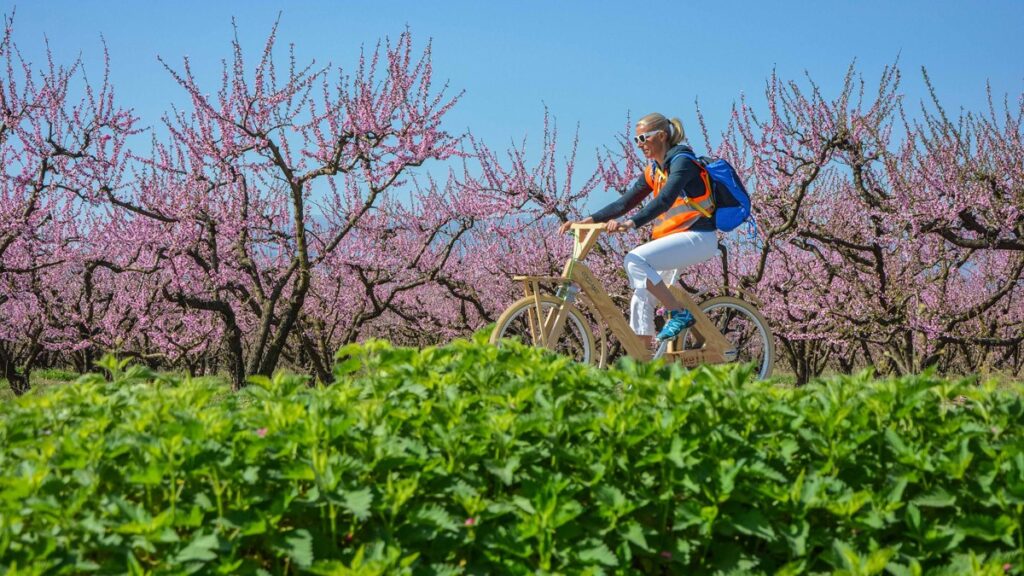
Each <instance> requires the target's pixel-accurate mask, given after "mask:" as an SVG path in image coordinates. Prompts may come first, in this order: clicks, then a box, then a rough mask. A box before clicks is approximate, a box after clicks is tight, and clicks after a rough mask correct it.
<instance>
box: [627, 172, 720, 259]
mask: <svg viewBox="0 0 1024 576" xmlns="http://www.w3.org/2000/svg"><path fill="white" fill-rule="evenodd" d="M695 164H697V166H699V167H700V179H701V180H703V181H704V194H703V195H701V196H699V197H697V198H690V197H689V196H687V195H686V192H685V191H684V192H682V193H681V194H680V195H679V198H677V199H676V201H675V202H673V203H672V207H671V208H669V209H668V210H667V211H665V213H664V214H662V215H660V216H658V217H657V218H655V219H654V233H653V237H654V239H655V240H657V239H658V238H661V237H662V236H668V235H669V234H675V233H676V232H685V231H686V230H688V229H689V228H690V226H693V223H694V222H696V221H697V218H698V217H700V216H704V217H706V218H710V217H711V213H712V212H714V211H715V202H714V200H713V199H712V197H711V178H710V176H708V171H707V170H705V169H704V167H703V166H701V165H700V163H695ZM644 179H645V180H647V185H648V186H650V187H651V190H654V197H655V198H657V197H658V192H661V187H662V186H664V185H665V181H666V180H668V173H667V172H664V171H662V170H661V168H655V164H654V163H653V162H651V163H650V164H648V165H647V167H646V168H644Z"/></svg>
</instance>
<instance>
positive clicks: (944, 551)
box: [0, 342, 1024, 575]
mask: <svg viewBox="0 0 1024 576" xmlns="http://www.w3.org/2000/svg"><path fill="white" fill-rule="evenodd" d="M107 368H108V369H109V370H110V371H112V372H113V374H114V381H113V382H107V381H105V379H104V378H103V377H101V376H97V375H89V376H84V377H82V378H80V379H79V380H78V381H77V382H76V383H74V384H71V385H66V386H58V387H54V388H52V389H50V390H48V391H46V392H45V393H32V394H29V395H27V396H25V397H23V398H20V399H18V400H16V401H12V402H8V403H5V404H4V405H3V406H0V491H2V496H0V573H3V572H6V573H8V574H72V573H75V574H78V573H86V572H93V571H95V572H98V573H126V572H127V573H131V574H144V573H154V574H186V573H203V574H214V573H232V574H235V573H237V574H263V573H272V574H283V573H289V574H296V573H314V574H381V573H388V574H399V573H411V574H459V573H467V574H534V573H545V572H551V573H556V572H557V573H573V574H601V573H604V574H619V573H644V574H658V573H665V574H702V573H723V574H724V573H743V574H751V573H753V574H759V573H764V574H799V573H816V572H827V573H833V572H834V573H840V572H842V573H847V574H877V573H881V572H883V571H886V572H888V573H891V574H895V575H901V574H918V573H922V572H924V573H932V572H933V573H950V574H969V573H990V574H1002V573H1004V571H1010V572H1018V571H1019V564H1020V562H1021V559H1022V547H1024V543H1022V537H1024V532H1022V529H1021V521H1022V504H1024V453H1022V434H1024V432H1022V428H1021V421H1022V415H1024V405H1022V401H1021V398H1020V395H1019V391H1018V390H1009V389H1005V388H1003V389H996V388H995V387H994V386H989V387H986V386H985V385H976V384H972V383H971V382H968V381H963V382H948V381H944V380H941V379H938V378H935V377H933V376H932V375H930V374H926V375H923V376H919V377H914V378H904V379H899V380H887V381H874V380H873V379H872V377H871V376H870V374H867V373H865V374H861V375H858V376H851V377H842V378H836V379H833V380H829V381H825V382H820V383H815V384H812V385H809V386H807V387H804V388H800V389H792V388H786V387H780V386H778V385H773V384H771V383H763V382H752V381H751V377H750V372H749V370H748V369H745V368H743V367H711V368H701V369H698V370H694V371H686V370H683V369H680V368H678V367H663V366H660V365H641V364H633V363H623V364H620V365H619V366H617V367H615V368H613V369H611V370H608V371H598V370H595V369H592V368H589V367H586V366H580V365H576V364H572V363H570V362H568V361H567V360H565V359H563V358H559V357H556V356H553V355H550V354H547V353H545V352H541V351H538V350H535V349H531V348H526V347H521V346H517V345H511V344H510V345H508V346H506V347H503V348H501V349H498V348H495V347H492V346H488V345H486V344H481V343H469V342H456V343H454V344H451V345H449V346H447V347H444V348H428V349H425V350H411V349H396V348H392V347H390V346H389V345H387V344H384V343H380V342H374V343H370V344H367V345H364V346H352V347H348V348H345V349H343V350H342V351H341V352H340V353H339V356H338V363H337V366H336V368H335V375H336V379H337V381H336V383H335V384H333V385H331V386H327V387H317V388H310V387H308V386H307V384H306V382H307V381H306V379H304V378H302V377H297V376H289V375H279V376H277V377H275V378H274V379H272V380H268V379H254V380H253V385H251V386H249V387H248V389H246V390H244V391H242V392H239V393H233V392H231V391H230V389H229V388H228V387H227V385H226V384H225V383H223V382H220V381H216V380H211V379H179V378H174V377H166V376H158V375H156V374H152V373H150V372H148V371H146V369H144V368H141V367H132V368H128V369H127V370H125V369H124V368H125V366H124V365H123V364H119V363H117V362H115V361H113V360H109V359H108V360H107Z"/></svg>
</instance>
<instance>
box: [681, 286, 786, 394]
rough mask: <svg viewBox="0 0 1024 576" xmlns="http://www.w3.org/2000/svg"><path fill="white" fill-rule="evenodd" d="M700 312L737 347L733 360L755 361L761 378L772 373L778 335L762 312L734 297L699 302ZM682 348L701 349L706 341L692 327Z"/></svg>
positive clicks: (684, 334)
mask: <svg viewBox="0 0 1024 576" xmlns="http://www.w3.org/2000/svg"><path fill="white" fill-rule="evenodd" d="M700 309H701V311H702V312H703V313H704V314H705V315H706V316H707V317H708V319H709V320H711V323H712V324H714V325H715V327H717V328H718V331H719V332H721V333H722V335H723V336H725V339H726V340H728V341H729V342H730V343H731V344H732V345H733V347H734V350H735V354H734V355H731V356H732V357H731V358H729V361H730V362H739V363H744V364H745V363H753V364H754V370H755V371H756V372H757V377H758V379H762V380H763V379H765V378H767V377H769V376H771V373H772V368H773V367H774V365H775V338H774V336H773V335H772V330H771V328H770V327H769V326H768V322H767V321H765V319H764V317H763V316H761V313H760V312H758V311H757V308H755V307H754V306H753V305H752V304H750V303H749V302H746V301H745V300H740V299H739V298H733V297H731V296H719V297H717V298H711V299H710V300H706V301H704V302H701V303H700ZM681 338H682V342H683V349H684V350H686V349H693V348H699V347H700V346H701V345H702V344H703V342H700V341H698V340H697V338H695V334H694V333H693V332H691V331H690V330H686V332H684V333H683V335H682V337H681Z"/></svg>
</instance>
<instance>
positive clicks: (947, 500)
mask: <svg viewBox="0 0 1024 576" xmlns="http://www.w3.org/2000/svg"><path fill="white" fill-rule="evenodd" d="M912 502H913V503H914V504H915V505H917V506H919V507H926V508H948V507H949V506H952V505H953V504H955V503H956V496H952V495H950V493H949V492H946V490H945V489H943V488H936V489H935V490H932V491H931V492H929V493H927V494H924V495H922V496H918V497H917V498H914V499H913V500H912Z"/></svg>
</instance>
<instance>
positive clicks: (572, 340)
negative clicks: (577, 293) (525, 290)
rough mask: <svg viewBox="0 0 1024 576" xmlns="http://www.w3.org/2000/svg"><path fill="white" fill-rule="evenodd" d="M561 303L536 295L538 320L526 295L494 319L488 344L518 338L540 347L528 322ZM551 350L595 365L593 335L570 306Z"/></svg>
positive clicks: (536, 324)
mask: <svg viewBox="0 0 1024 576" xmlns="http://www.w3.org/2000/svg"><path fill="white" fill-rule="evenodd" d="M561 305H562V300H561V299H559V298H555V297H553V296H547V295H542V296H540V306H541V318H540V319H538V318H537V315H536V312H537V301H536V299H535V298H534V297H533V296H526V297H524V298H520V299H519V300H517V301H515V302H514V303H512V305H511V306H509V307H508V308H506V309H505V311H504V312H502V313H501V316H499V317H498V321H497V323H496V324H495V326H494V331H493V332H491V344H499V345H500V344H501V340H502V339H503V338H515V337H518V338H520V340H521V341H522V342H523V343H524V344H528V345H530V346H540V342H539V341H537V340H536V337H535V336H534V334H536V331H531V330H530V324H529V323H530V321H531V320H532V321H533V322H534V323H535V324H534V326H539V325H540V324H539V322H540V321H541V320H542V319H543V318H544V317H545V316H546V315H547V313H548V311H550V310H553V309H554V308H556V307H558V306H561ZM552 348H553V350H554V351H555V352H557V353H559V354H562V355H564V356H569V357H570V358H572V359H573V360H576V361H577V362H582V363H584V364H597V363H598V362H599V357H598V355H597V349H596V347H595V346H594V334H593V332H592V331H591V330H590V326H589V324H588V322H587V320H586V318H585V317H584V316H583V313H582V312H580V310H579V309H578V308H577V307H576V306H574V305H570V306H569V316H568V318H566V322H565V328H564V329H563V330H562V333H561V334H560V335H559V337H558V341H557V342H556V343H555V345H554V346H553V347H552Z"/></svg>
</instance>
